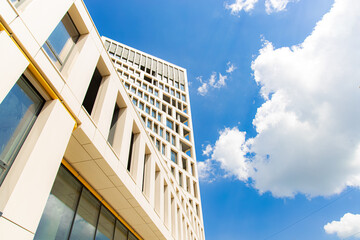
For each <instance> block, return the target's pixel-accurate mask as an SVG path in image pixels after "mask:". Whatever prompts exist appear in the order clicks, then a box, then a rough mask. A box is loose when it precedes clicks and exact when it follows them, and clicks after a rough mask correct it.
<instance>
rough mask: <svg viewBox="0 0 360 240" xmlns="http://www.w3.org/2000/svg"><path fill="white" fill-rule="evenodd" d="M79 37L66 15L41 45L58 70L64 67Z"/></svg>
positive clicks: (68, 16)
mask: <svg viewBox="0 0 360 240" xmlns="http://www.w3.org/2000/svg"><path fill="white" fill-rule="evenodd" d="M79 36H80V34H79V32H78V30H77V29H76V27H75V25H74V23H73V21H72V19H71V18H70V15H69V14H68V13H67V14H66V15H65V16H64V17H63V19H62V20H61V22H60V23H59V24H58V25H57V26H56V28H55V30H54V31H53V32H52V33H51V35H50V37H49V38H48V39H47V40H46V42H45V43H44V45H43V48H44V49H45V51H46V53H47V54H48V55H49V57H50V58H51V60H52V61H53V62H54V63H55V65H56V66H57V67H58V68H61V66H63V65H64V63H65V61H66V59H67V57H68V56H69V53H70V52H71V49H72V48H73V47H74V46H75V43H76V42H77V41H78V39H79Z"/></svg>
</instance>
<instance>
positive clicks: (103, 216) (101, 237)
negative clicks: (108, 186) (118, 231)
mask: <svg viewBox="0 0 360 240" xmlns="http://www.w3.org/2000/svg"><path fill="white" fill-rule="evenodd" d="M114 227H115V217H114V216H113V215H112V214H111V213H110V212H109V210H107V209H106V208H105V207H101V212H100V217H99V222H98V227H97V230H96V237H95V240H112V239H113V233H114Z"/></svg>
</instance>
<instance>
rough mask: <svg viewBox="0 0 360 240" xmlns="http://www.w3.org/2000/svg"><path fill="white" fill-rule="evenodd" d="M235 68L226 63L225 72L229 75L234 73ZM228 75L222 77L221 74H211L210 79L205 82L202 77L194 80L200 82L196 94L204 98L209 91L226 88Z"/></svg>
mask: <svg viewBox="0 0 360 240" xmlns="http://www.w3.org/2000/svg"><path fill="white" fill-rule="evenodd" d="M235 69H236V67H235V66H234V65H233V64H232V63H231V62H228V63H227V69H226V72H227V73H229V74H231V73H232V72H233V71H235ZM228 77H229V75H222V74H221V73H217V72H212V74H211V76H210V78H209V79H208V80H206V81H204V80H203V77H202V76H200V77H197V78H196V80H198V81H199V82H200V84H201V85H200V87H198V89H197V92H198V94H200V95H201V96H205V95H206V94H207V93H208V91H209V90H210V89H216V88H217V89H219V88H222V87H225V86H226V80H227V79H228Z"/></svg>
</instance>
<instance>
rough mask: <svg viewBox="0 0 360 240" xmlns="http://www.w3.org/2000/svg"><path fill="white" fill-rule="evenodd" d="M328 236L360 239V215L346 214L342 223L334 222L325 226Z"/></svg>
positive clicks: (341, 220)
mask: <svg viewBox="0 0 360 240" xmlns="http://www.w3.org/2000/svg"><path fill="white" fill-rule="evenodd" d="M324 230H325V232H326V233H327V234H335V233H336V235H337V236H338V237H339V238H341V239H344V238H349V237H356V238H360V214H351V213H346V214H345V215H344V216H343V217H342V218H341V219H340V221H332V222H331V223H328V224H326V225H325V226H324Z"/></svg>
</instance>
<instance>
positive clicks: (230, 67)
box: [226, 62, 237, 73]
mask: <svg viewBox="0 0 360 240" xmlns="http://www.w3.org/2000/svg"><path fill="white" fill-rule="evenodd" d="M226 65H227V69H226V72H227V73H232V72H233V71H235V70H236V68H237V67H235V65H234V64H232V63H231V62H228V63H227V64H226Z"/></svg>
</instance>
